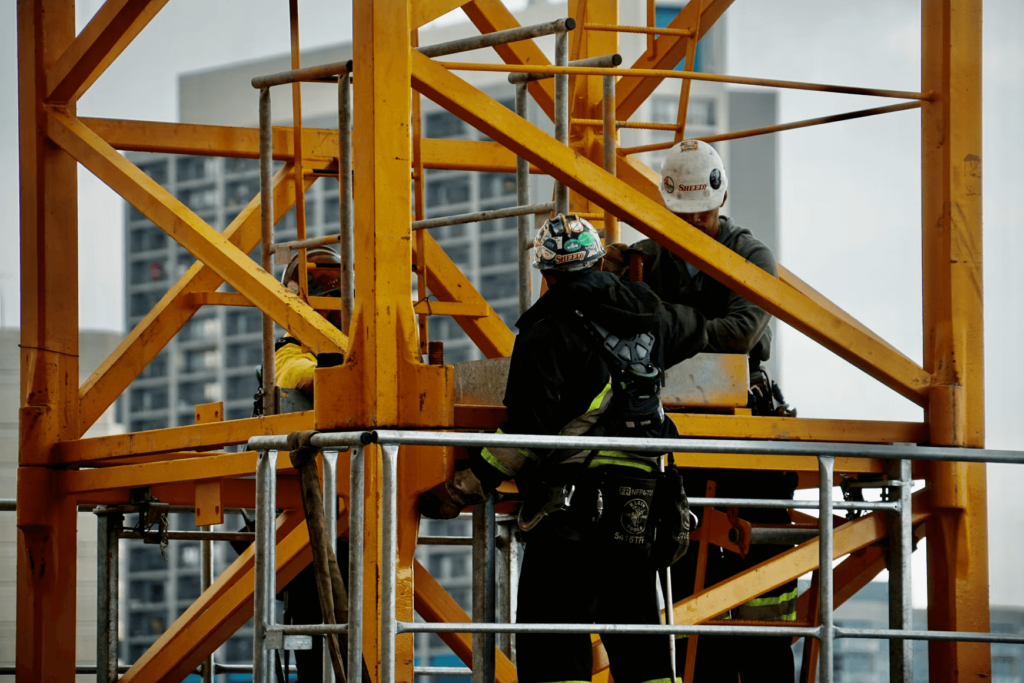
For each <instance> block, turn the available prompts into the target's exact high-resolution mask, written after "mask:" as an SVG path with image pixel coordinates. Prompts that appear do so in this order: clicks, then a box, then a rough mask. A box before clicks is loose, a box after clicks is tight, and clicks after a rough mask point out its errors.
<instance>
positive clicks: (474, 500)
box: [419, 470, 487, 519]
mask: <svg viewBox="0 0 1024 683" xmlns="http://www.w3.org/2000/svg"><path fill="white" fill-rule="evenodd" d="M485 500H487V494H486V493H484V490H483V486H482V485H481V484H480V480H479V479H477V477H476V475H475V474H473V471H472V470H460V471H459V472H456V473H455V478H454V479H453V480H452V481H443V482H441V483H440V484H438V485H437V486H435V487H434V488H432V489H430V490H429V491H425V492H423V493H421V494H420V500H419V510H420V514H421V515H423V516H424V517H427V518H429V519H455V518H456V517H458V516H459V513H460V512H462V509H463V508H465V507H466V506H468V505H477V504H479V503H482V502H484V501H485Z"/></svg>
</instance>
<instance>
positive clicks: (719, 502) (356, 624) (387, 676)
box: [248, 430, 1024, 683]
mask: <svg viewBox="0 0 1024 683" xmlns="http://www.w3.org/2000/svg"><path fill="white" fill-rule="evenodd" d="M311 441H312V445H314V446H316V447H319V448H327V449H330V448H342V447H346V446H352V445H357V444H368V443H377V444H378V445H379V446H380V447H381V451H382V461H381V464H382V472H381V475H382V477H381V481H382V497H383V509H382V510H381V516H382V521H383V538H382V539H381V540H382V544H381V545H382V549H381V552H382V557H383V560H382V566H381V572H382V574H381V592H382V603H383V604H382V606H381V608H382V609H381V637H382V641H383V642H382V648H381V659H382V662H381V663H382V669H381V681H382V683H394V675H395V671H394V667H395V662H394V639H395V637H396V636H397V635H399V634H403V633H472V634H498V633H507V634H512V633H588V634H606V633H620V634H648V635H654V634H675V635H743V636H762V637H763V636H778V635H780V633H779V632H780V627H778V626H749V625H741V624H714V625H709V624H679V625H672V624H666V625H646V624H506V623H461V624H460V623H434V624H426V623H414V622H402V621H398V619H397V614H396V602H395V597H396V585H395V582H396V557H397V544H398V530H397V495H396V494H397V467H398V449H399V446H400V445H460V446H491V447H493V446H503V447H516V448H524V447H525V448H562V449H565V448H569V449H579V450H593V449H615V450H626V451H630V452H640V453H643V452H650V453H664V452H666V451H674V452H679V453H722V454H755V455H794V454H796V455H814V456H815V457H816V458H817V460H818V473H819V490H818V501H816V503H814V502H812V501H785V500H781V499H779V500H776V499H770V500H758V499H716V498H711V499H708V498H694V499H693V502H694V504H695V505H716V506H729V507H733V506H736V505H733V504H734V503H740V504H742V505H744V506H746V505H749V506H761V507H776V506H780V507H781V506H783V505H788V506H789V507H814V506H815V505H816V506H817V507H818V511H819V516H818V544H819V545H818V553H819V556H818V562H819V582H818V587H819V623H820V625H819V626H799V625H795V626H786V627H784V631H785V635H787V636H788V637H804V638H815V639H818V640H820V643H821V648H820V657H821V660H820V661H821V680H822V681H823V683H828V682H829V681H832V680H834V677H833V671H832V665H833V659H834V641H835V639H836V638H881V639H890V640H897V641H899V640H903V641H906V640H965V641H973V642H993V643H994V642H1003V643H1024V636H1015V635H1010V634H993V633H959V632H957V633H954V632H932V631H912V630H910V629H909V628H900V629H842V628H837V627H836V626H835V623H834V604H833V592H834V588H833V571H832V563H833V560H834V555H835V545H834V535H833V532H834V528H833V524H834V523H833V513H834V511H835V509H837V508H839V509H841V508H847V509H849V508H856V507H860V508H861V509H875V510H879V511H881V510H885V511H890V512H898V516H899V518H900V520H901V521H900V524H901V525H902V528H903V529H907V528H908V527H909V521H910V520H911V519H912V517H911V515H912V512H913V511H912V509H911V504H910V493H911V490H912V481H911V479H910V466H909V463H910V461H911V460H954V461H962V462H963V461H967V462H1005V463H1013V464H1024V453H1021V452H1017V451H1005V450H981V449H963V448H946V447H922V446H916V445H913V444H894V445H874V444H845V443H811V442H774V441H739V440H710V439H626V438H611V437H607V438H606V437H565V436H558V437H551V436H536V435H516V434H470V433H456V432H425V431H402V430H378V431H374V432H341V433H321V434H316V435H314V436H313V437H312V440H311ZM280 444H284V446H285V447H286V446H287V437H286V436H258V437H253V438H252V439H250V440H249V443H248V448H249V449H250V450H256V451H259V452H260V465H259V466H258V467H257V493H258V495H260V496H261V497H260V500H259V504H260V505H261V506H264V507H265V506H267V505H271V506H272V505H273V501H272V500H269V499H268V498H269V497H268V495H267V493H261V492H265V491H267V490H268V487H271V486H272V484H273V477H274V471H273V468H272V467H269V466H268V465H267V462H266V461H267V460H269V458H267V454H268V453H270V452H273V450H274V449H277V448H279V447H281V446H280ZM352 451H353V464H352V481H351V490H352V498H351V502H352V510H351V511H350V514H351V516H352V517H351V526H350V538H351V543H350V566H349V571H350V587H351V589H350V591H349V600H350V607H349V609H350V618H349V620H350V624H335V625H322V624H317V625H308V626H278V625H275V624H274V623H273V621H272V615H269V614H267V612H266V610H265V608H264V609H263V610H262V612H261V611H260V605H261V604H263V602H264V601H265V599H266V596H267V595H268V594H269V595H270V596H273V591H274V590H275V585H274V573H273V570H272V568H273V563H272V559H273V554H272V553H273V548H272V545H273V543H272V541H273V536H272V535H270V536H269V537H268V536H267V534H266V533H265V532H260V531H259V530H257V533H258V534H259V536H258V539H259V541H258V544H257V557H256V562H257V567H258V571H257V584H256V589H257V596H256V605H257V610H258V611H257V624H256V634H257V635H256V636H255V637H256V640H257V645H258V646H259V647H260V649H259V650H258V651H257V653H256V662H257V665H258V664H259V663H260V661H261V659H262V658H263V653H264V651H265V645H264V640H265V636H266V634H267V633H275V634H278V633H279V634H282V635H293V634H321V635H322V634H325V633H345V632H347V631H348V630H349V628H350V627H351V628H352V630H353V633H350V637H349V667H348V670H349V671H350V672H352V675H353V676H358V674H357V672H358V671H360V666H359V664H358V662H360V661H361V651H359V643H360V641H361V638H360V637H357V636H356V635H355V634H357V633H358V632H359V629H360V628H361V619H362V615H361V611H359V610H360V609H361V603H362V574H363V569H364V567H363V534H364V529H363V527H364V521H363V514H362V511H363V507H364V491H363V475H362V463H361V460H362V449H361V448H353V449H352ZM684 457H685V456H684ZM836 457H851V458H885V459H890V460H900V461H902V463H901V464H900V465H899V470H898V472H899V477H900V478H899V479H898V480H895V479H894V480H892V481H891V483H889V484H888V486H889V489H890V490H893V489H899V492H900V493H899V495H900V500H899V501H892V500H889V501H880V502H855V501H850V502H848V503H845V504H844V503H843V502H840V503H836V502H834V501H833V499H832V492H833V476H834V466H835V458H836ZM883 485H884V484H883ZM272 510H273V508H272V507H270V508H268V509H265V510H260V511H258V514H260V515H261V519H263V520H265V521H264V527H263V528H264V529H266V527H267V526H269V522H270V521H271V520H270V519H269V517H270V515H271V513H272ZM901 534H902V532H901ZM908 537H909V536H908ZM902 542H903V537H902V535H901V536H900V543H901V544H902ZM268 552H269V553H270V554H269V557H268ZM261 554H262V559H261ZM268 572H269V574H268ZM901 581H902V583H901V586H902V588H901V590H903V589H905V590H907V591H909V573H908V574H906V575H904V576H902V577H901ZM901 617H903V618H905V613H902V612H901ZM904 623H906V622H904ZM489 652H493V646H492V647H491V649H490V650H489ZM481 666H486V665H485V664H483V663H482V662H479V661H475V666H474V668H475V669H479V668H480V667H481ZM262 675H263V677H262V678H261V677H259V676H257V678H256V679H255V680H256V681H257V683H268V682H269V670H265V671H262ZM357 683H358V679H357Z"/></svg>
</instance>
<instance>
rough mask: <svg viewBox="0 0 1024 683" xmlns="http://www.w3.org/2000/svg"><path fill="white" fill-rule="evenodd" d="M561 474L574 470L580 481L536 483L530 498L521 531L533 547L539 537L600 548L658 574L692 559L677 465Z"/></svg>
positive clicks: (525, 504)
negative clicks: (639, 470)
mask: <svg viewBox="0 0 1024 683" xmlns="http://www.w3.org/2000/svg"><path fill="white" fill-rule="evenodd" d="M670 462H671V460H670ZM558 469H559V470H563V469H564V470H574V472H573V474H575V475H576V476H568V477H567V476H565V475H567V474H569V472H568V471H567V472H559V473H558V474H559V475H561V476H559V477H558V479H557V480H552V481H546V482H540V481H538V482H536V483H535V485H534V486H531V487H530V489H531V490H530V491H529V492H528V493H527V495H526V496H525V498H524V501H523V505H522V507H521V508H520V511H519V527H520V529H522V530H523V531H526V532H528V535H527V537H526V540H527V542H529V538H530V535H531V533H537V534H543V535H553V536H556V537H559V538H564V539H568V540H574V541H581V542H588V543H596V544H598V545H600V546H602V547H603V548H604V549H606V551H607V552H609V553H615V554H616V556H618V557H625V558H629V559H630V560H633V561H636V562H642V563H649V564H650V565H651V566H653V567H656V568H662V567H668V566H670V565H672V564H674V563H675V562H677V561H678V560H679V559H680V558H681V557H682V556H683V555H685V554H686V550H687V548H688V547H689V544H690V528H691V526H690V524H691V522H690V507H689V503H688V501H687V498H686V491H685V489H684V487H683V478H682V475H681V474H680V473H679V471H678V470H677V469H676V468H675V467H674V464H673V466H671V467H669V468H667V471H665V472H652V473H649V474H648V473H634V472H633V471H630V470H629V468H626V467H616V466H606V467H599V468H596V469H593V470H590V469H585V468H584V469H583V471H582V472H581V471H580V469H581V468H580V467H579V466H573V465H569V466H562V467H559V468H558ZM534 529H536V531H535V532H534V531H532V530H534Z"/></svg>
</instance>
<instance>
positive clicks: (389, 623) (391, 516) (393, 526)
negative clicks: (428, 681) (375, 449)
mask: <svg viewBox="0 0 1024 683" xmlns="http://www.w3.org/2000/svg"><path fill="white" fill-rule="evenodd" d="M381 455H382V457H383V463H382V465H383V467H382V468H381V469H382V473H381V475H382V476H381V482H382V485H383V488H382V491H381V493H382V496H383V498H384V503H383V510H382V513H383V520H381V521H382V534H383V536H384V539H383V541H384V542H383V543H382V544H381V546H382V548H381V570H380V571H381V577H380V592H381V601H382V602H383V605H382V606H381V618H380V641H381V642H380V680H381V683H394V681H395V638H396V637H397V636H398V621H397V615H396V612H395V609H396V603H395V598H396V595H395V591H396V586H395V583H396V576H395V574H396V572H397V558H398V446H381ZM349 621H350V622H351V621H352V618H351V617H349ZM356 665H357V666H358V665H359V664H358V663H356ZM367 683H369V682H367Z"/></svg>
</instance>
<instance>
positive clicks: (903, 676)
mask: <svg viewBox="0 0 1024 683" xmlns="http://www.w3.org/2000/svg"><path fill="white" fill-rule="evenodd" d="M889 479H890V482H893V480H895V482H894V483H895V484H896V485H898V487H897V488H896V491H895V492H893V489H892V488H890V489H889V492H890V493H889V500H893V499H898V500H899V502H900V509H899V512H895V513H893V512H890V513H889V515H888V517H889V550H888V555H889V557H888V560H889V561H888V565H889V628H891V629H898V630H901V631H909V630H911V629H913V628H914V617H913V615H914V610H913V604H912V602H911V600H912V594H911V584H910V581H911V578H910V555H911V553H913V552H914V548H913V525H912V523H911V521H912V518H913V514H912V513H913V510H912V506H913V503H912V501H911V494H912V493H913V484H914V482H913V476H912V474H911V471H910V461H909V460H897V461H895V462H893V463H892V467H891V469H890V470H889ZM894 494H895V495H894ZM889 680H890V681H892V683H912V682H913V680H914V650H913V644H912V642H911V641H909V640H903V639H893V640H890V641H889Z"/></svg>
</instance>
